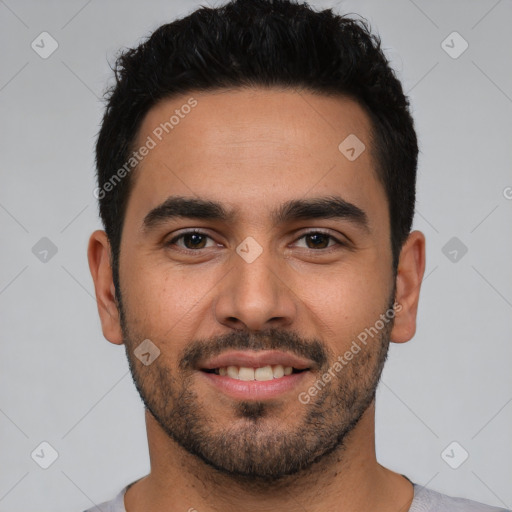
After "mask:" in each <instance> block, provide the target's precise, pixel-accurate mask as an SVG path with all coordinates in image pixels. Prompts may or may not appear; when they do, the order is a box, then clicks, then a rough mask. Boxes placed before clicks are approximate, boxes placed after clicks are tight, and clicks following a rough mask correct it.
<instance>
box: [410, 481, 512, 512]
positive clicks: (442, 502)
mask: <svg viewBox="0 0 512 512" xmlns="http://www.w3.org/2000/svg"><path fill="white" fill-rule="evenodd" d="M413 485H414V499H413V501H412V504H411V508H410V509H409V512H510V511H508V510H507V509H504V508H499V507H491V506H489V505H484V504H483V503H479V502H478V501H472V500H468V499H466V498H455V497H451V496H447V495H446V494H441V493H440V492H437V491H433V490H432V489H427V488H426V487H422V486H421V485H418V484H413Z"/></svg>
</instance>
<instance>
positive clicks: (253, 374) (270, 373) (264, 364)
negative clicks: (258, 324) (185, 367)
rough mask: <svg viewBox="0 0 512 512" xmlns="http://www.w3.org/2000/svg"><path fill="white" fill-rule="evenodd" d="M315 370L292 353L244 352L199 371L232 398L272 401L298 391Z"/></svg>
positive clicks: (227, 355)
mask: <svg viewBox="0 0 512 512" xmlns="http://www.w3.org/2000/svg"><path fill="white" fill-rule="evenodd" d="M313 368H314V363H313V362H312V361H310V360H307V359H301V358H299V357H297V356H295V355H294V354H291V353H286V352H280V351H260V352H254V351H247V350H244V351H236V352H227V353H224V354H221V355H220V356H217V357H215V358H213V359H211V360H209V361H203V362H202V363H201V364H200V365H199V367H197V368H196V369H197V370H199V371H198V374H199V375H200V376H201V378H202V379H203V380H204V381H205V382H206V383H207V384H208V385H209V386H210V387H213V388H214V389H215V390H216V391H220V392H221V393H223V394H226V395H228V396H229V397H231V398H234V399H238V400H270V399H273V398H277V397H279V396H283V395H284V394H285V393H291V392H292V391H295V392H297V388H298V387H299V385H301V383H303V381H304V382H305V380H304V379H307V376H308V375H311V373H312V372H311V370H313ZM302 387H303V386H302Z"/></svg>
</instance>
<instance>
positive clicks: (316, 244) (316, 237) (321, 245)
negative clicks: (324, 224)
mask: <svg viewBox="0 0 512 512" xmlns="http://www.w3.org/2000/svg"><path fill="white" fill-rule="evenodd" d="M299 240H304V241H305V247H306V249H328V248H330V247H333V246H335V245H340V246H342V245H344V244H343V243H342V242H340V241H339V240H338V239H337V238H334V237H333V236H332V235H330V234H328V233H323V232H322V231H311V232H310V233H306V234H305V235H302V236H301V237H300V238H299ZM330 242H333V243H330ZM302 247H304V246H302Z"/></svg>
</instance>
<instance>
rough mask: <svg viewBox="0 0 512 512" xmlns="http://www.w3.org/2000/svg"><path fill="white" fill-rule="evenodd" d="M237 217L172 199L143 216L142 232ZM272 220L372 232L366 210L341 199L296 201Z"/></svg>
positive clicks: (207, 204) (214, 205)
mask: <svg viewBox="0 0 512 512" xmlns="http://www.w3.org/2000/svg"><path fill="white" fill-rule="evenodd" d="M236 217H237V212H236V210H228V209H227V208H225V207H224V206H223V205H222V204H221V203H218V202H215V201H209V200H205V199H199V198H195V197H183V196H171V197H169V198H167V199H166V200H165V201H164V202H163V203H162V204H160V205H159V206H157V207H156V208H153V209H152V210H151V211H150V212H149V213H148V214H147V215H146V216H145V217H144V220H143V223H142V226H143V230H144V231H146V232H148V231H150V230H152V229H153V228H155V227H157V226H158V225H160V224H162V223H163V222H165V221H168V220H172V219H176V218H189V219H199V220H216V221H222V222H226V223H227V222H232V221H234V220H235V218H236ZM270 217H271V220H272V222H273V224H274V225H279V224H285V223H287V222H292V221H296V220H308V219H340V220H348V221H350V222H353V223H354V224H356V225H357V226H358V227H360V228H362V229H363V230H364V231H366V232H368V233H369V232H370V226H369V222H368V216H367V214H366V213H365V211H364V210H362V209H361V208H359V207H358V206H356V205H355V204H352V203H350V202H348V201H346V200H345V199H343V198H341V197H339V196H327V197H318V198H308V199H293V200H290V201H287V202H285V203H283V204H282V205H281V206H279V207H278V208H277V209H276V210H274V211H272V212H271V214H270Z"/></svg>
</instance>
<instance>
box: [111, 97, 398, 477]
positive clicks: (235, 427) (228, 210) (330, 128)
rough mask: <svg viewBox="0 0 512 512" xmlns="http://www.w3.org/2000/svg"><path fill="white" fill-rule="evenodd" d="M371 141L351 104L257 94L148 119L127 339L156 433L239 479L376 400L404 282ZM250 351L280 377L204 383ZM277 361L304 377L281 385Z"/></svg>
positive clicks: (295, 458) (305, 460)
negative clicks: (349, 152) (399, 282)
mask: <svg viewBox="0 0 512 512" xmlns="http://www.w3.org/2000/svg"><path fill="white" fill-rule="evenodd" d="M190 97H193V98H194V99H195V100H196V101H197V104H196V105H195V106H194V107H193V108H192V109H183V108H182V106H183V105H185V104H187V102H188V101H189V99H190ZM189 104H190V102H189ZM176 109H178V110H179V111H180V112H181V113H182V115H183V117H182V116H181V115H180V116H179V117H180V120H179V122H178V123H176V124H175V125H174V126H173V128H172V130H170V129H169V133H165V131H164V132H163V134H161V135H162V136H161V140H159V139H158V138H157V137H156V136H155V135H154V134H155V129H157V127H159V126H161V123H163V122H165V121H168V120H169V118H170V117H171V116H172V115H173V114H174V113H175V111H176ZM185 111H187V112H188V113H187V114H186V115H184V114H183V112H185ZM156 133H160V132H159V131H158V130H157V132H156ZM351 134H353V135H355V136H356V137H357V138H358V139H359V140H360V141H362V143H364V144H365V146H366V150H364V151H363V152H362V153H361V154H360V155H359V156H358V158H356V159H353V158H352V159H349V158H347V156H346V153H345V154H343V153H342V152H341V151H340V149H338V146H339V145H340V143H341V142H342V141H343V140H344V139H345V138H346V137H348V136H349V135H351ZM369 135H370V122H369V120H368V118H367V116H366V114H365V113H364V111H363V110H362V109H361V108H360V107H359V106H358V105H357V104H356V103H355V102H353V101H351V100H349V99H344V98H332V97H324V96H318V95H312V94H310V93H306V92H301V93H298V92H292V91H280V90H263V89H253V90H234V91H233V90H231V91H227V90H224V91H221V92H215V93H212V92H209V93H197V94H190V95H188V96H183V97H179V98H173V99H172V100H165V101H162V102H161V103H159V104H158V105H156V106H155V107H154V108H153V109H152V110H150V111H149V112H148V114H147V115H146V117H145V119H144V121H143V123H142V126H141V129H140V132H139V134H138V138H137V143H136V144H135V146H136V147H139V146H142V145H143V144H144V143H145V142H146V141H147V140H148V137H151V138H152V139H153V140H154V141H155V142H156V145H155V147H154V148H152V149H151V150H150V151H149V153H148V154H147V155H146V156H145V158H144V159H143V161H142V162H141V163H140V164H139V167H138V169H137V171H136V174H135V175H134V176H133V178H134V181H133V188H132V191H131V195H130V198H129V201H128V205H127V211H126V216H125V222H124V228H123V235H122V241H121V249H120V261H119V269H120V273H119V276H120V289H121V297H118V299H121V304H120V305H121V306H122V311H121V320H120V324H121V325H122V338H123V342H124V343H125V346H126V353H127V357H128V360H129V363H130V368H131V372H132V375H133V378H134V381H135V384H136V386H137V389H138V391H139V393H140V395H141V397H142V399H143V401H144V403H145V405H146V407H147V409H148V410H149V411H150V413H151V414H152V415H153V417H154V418H155V420H156V421H157V422H158V424H159V425H160V427H161V429H162V430H163V431H164V432H165V433H166V434H167V435H168V436H169V438H171V439H172V440H174V442H176V443H178V444H179V445H180V446H181V447H183V448H184V449H185V450H187V451H188V452H189V453H191V454H194V455H196V456H197V457H199V458H200V459H202V460H203V461H204V462H205V463H207V464H209V465H211V466H213V467H215V468H217V469H218V470H220V471H222V472H225V473H228V474H230V475H232V476H234V477H236V476H239V477H240V478H242V477H248V476H249V477H251V478H252V479H262V480H265V479H267V480H276V479H279V478H281V477H283V476H285V475H290V474H294V473H297V472H298V471H300V470H302V469H305V468H308V467H310V466H311V465H312V464H313V463H314V462H315V461H318V460H320V459H321V458H322V457H324V456H326V455H327V454H329V453H332V452H333V451H334V450H336V449H340V448H342V447H343V443H344V441H345V440H346V436H347V434H348V433H349V432H350V431H351V430H352V429H353V428H354V426H355V425H356V423H357V421H358V420H359V419H360V418H361V416H362V415H363V413H364V412H365V411H366V410H367V408H368V406H369V405H370V404H371V403H372V401H373V398H374V395H375V389H376V386H377V382H378V379H379V376H380V372H381V370H382V365H383V363H384V360H385V358H386V353H387V348H388V343H389V341H390V337H391V332H392V327H393V320H392V317H393V314H389V311H390V309H392V308H393V302H394V298H395V280H394V279H393V272H392V255H391V243H390V228H389V216H388V205H387V200H386V195H385V192H384V189H383V186H382V184H381V183H380V182H379V180H378V179H377V176H376V174H375V162H374V161H373V159H372V156H371V154H370V140H369ZM191 231H194V232H193V233H191ZM383 315H387V316H386V317H385V318H386V321H382V318H383ZM379 319H380V322H379ZM371 328H373V330H370V331H369V329H371ZM364 332H366V333H367V334H368V332H372V335H371V336H369V335H367V336H366V338H367V339H366V343H362V342H361V340H362V338H364V336H361V333H364ZM358 336H359V338H358ZM107 337H108V336H107ZM146 339H149V340H151V343H152V345H151V347H157V349H158V350H159V355H158V357H157V358H156V359H154V360H153V361H152V362H151V363H150V364H148V365H145V364H143V363H142V362H141V361H140V360H139V358H138V357H136V355H135V353H134V351H135V349H136V348H137V347H138V346H139V344H140V343H141V342H142V341H143V340H146ZM354 341H355V342H356V343H357V345H358V346H359V351H358V352H357V353H355V349H352V352H353V357H352V358H350V360H347V359H348V357H346V356H345V354H346V353H347V351H351V347H354ZM270 351H272V352H270ZM150 352H151V350H150ZM228 352H229V353H230V354H231V355H232V358H231V359H229V357H228V358H227V359H224V360H223V361H215V358H218V357H219V356H225V355H226V354H228ZM240 353H242V356H243V354H246V355H247V354H249V355H256V356H262V355H267V356H268V355H269V354H270V356H272V355H273V356H275V357H274V359H268V360H267V359H263V358H260V359H258V363H257V364H253V363H254V360H252V362H251V361H249V362H247V363H245V366H246V369H242V371H241V373H243V375H246V373H244V372H247V371H248V372H249V373H250V370H249V368H250V367H251V366H252V367H256V368H260V367H264V366H269V365H270V366H271V367H272V368H273V369H276V372H277V375H278V376H277V377H276V374H274V375H272V374H271V381H270V384H271V385H269V382H268V381H267V382H260V381H256V382H245V381H242V380H237V379H234V378H232V377H230V376H229V375H228V376H224V375H217V374H213V373H211V371H212V370H213V369H214V368H215V367H216V366H218V367H219V368H220V367H225V366H244V365H243V364H241V363H242V362H244V361H245V360H243V359H240V357H241V356H240ZM282 353H285V354H287V355H291V356H293V357H295V358H296V359H295V360H293V361H292V360H284V359H282V358H283V355H282ZM237 355H238V356H239V358H238V359H237V358H236V356H237ZM148 357H151V356H146V358H148ZM280 358H281V359H280ZM233 361H234V362H238V364H236V365H234V364H231V365H229V362H231V363H233ZM279 361H282V362H283V361H284V364H283V366H287V365H288V363H289V365H290V366H292V367H293V366H297V367H298V368H297V369H298V370H302V371H298V372H297V371H295V370H294V371H293V373H292V374H291V375H285V376H283V377H279V375H280V371H281V370H280V369H279V368H278V367H276V366H275V364H279ZM336 361H338V362H339V363H341V366H342V368H341V369H339V365H336ZM267 363H268V364H267ZM274 363H275V364H274ZM292 363H293V364H292ZM272 365H273V366H272ZM205 370H208V371H205ZM229 371H230V372H233V371H235V372H236V370H233V369H231V370H229ZM265 371H266V370H265ZM265 371H262V372H263V373H261V372H260V374H261V375H263V374H264V373H265ZM329 371H330V375H331V378H326V377H325V375H326V373H329ZM219 372H224V371H223V370H219ZM251 376H252V374H251ZM249 378H251V377H249ZM228 381H229V382H228ZM278 381H280V382H284V384H279V385H278V386H277V387H276V386H275V385H274V384H275V383H277V382H278ZM226 382H227V384H226ZM320 382H321V383H322V384H319V383H320ZM233 383H234V384H233ZM272 386H273V387H272ZM312 389H316V391H312Z"/></svg>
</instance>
